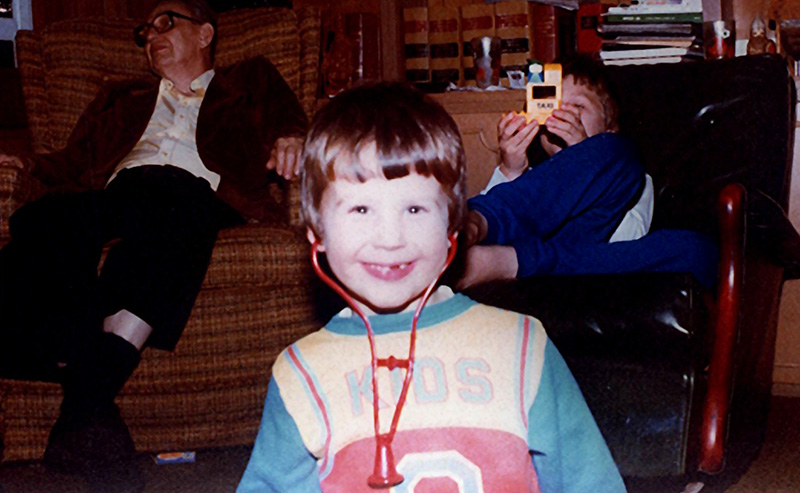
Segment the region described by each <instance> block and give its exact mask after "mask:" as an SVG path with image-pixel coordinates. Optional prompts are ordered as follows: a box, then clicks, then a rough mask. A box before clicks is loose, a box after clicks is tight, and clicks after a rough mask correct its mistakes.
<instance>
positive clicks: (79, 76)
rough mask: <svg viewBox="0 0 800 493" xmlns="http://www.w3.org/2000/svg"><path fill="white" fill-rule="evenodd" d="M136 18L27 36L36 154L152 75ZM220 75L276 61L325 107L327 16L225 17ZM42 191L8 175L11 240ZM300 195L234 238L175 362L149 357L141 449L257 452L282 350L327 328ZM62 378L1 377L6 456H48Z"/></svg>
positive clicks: (135, 392) (0, 430)
mask: <svg viewBox="0 0 800 493" xmlns="http://www.w3.org/2000/svg"><path fill="white" fill-rule="evenodd" d="M135 23H136V21H134V20H113V21H109V20H107V19H81V20H68V21H61V22H58V23H54V24H52V25H50V26H48V27H47V28H46V29H44V30H42V31H41V32H29V31H23V32H20V33H19V35H18V37H17V47H18V59H19V71H20V77H21V80H22V85H23V92H24V97H25V108H26V111H27V117H28V123H29V128H30V131H31V137H32V145H33V149H34V150H35V151H37V152H39V151H41V152H46V151H49V150H52V149H57V148H59V147H60V146H62V145H63V144H64V143H65V142H66V139H67V137H68V135H69V132H70V131H71V129H72V126H73V125H74V123H75V122H76V121H77V119H78V116H79V115H80V113H81V112H82V110H83V109H84V108H85V107H86V105H87V103H88V102H89V101H90V99H91V98H93V97H94V95H95V94H96V93H97V91H98V89H99V88H100V87H101V85H102V84H103V83H105V82H106V81H109V80H115V79H121V78H130V77H143V76H145V77H146V76H149V75H150V74H149V70H148V67H147V63H146V60H145V58H144V56H143V55H142V53H141V51H140V49H138V48H136V47H135V45H134V44H133V42H132V36H131V35H132V28H133V26H134V25H135ZM219 36H220V41H219V46H218V51H217V63H216V64H217V66H225V65H228V64H231V63H234V62H236V61H239V60H242V59H245V58H249V57H252V56H257V55H265V56H266V57H267V58H269V59H270V60H271V61H272V62H273V63H274V64H275V65H276V66H277V68H278V70H279V71H280V72H281V74H282V75H283V77H284V78H285V79H286V81H287V82H288V83H289V85H290V86H291V87H292V88H293V89H294V90H295V91H296V93H297V95H298V98H299V99H300V102H301V103H302V105H303V107H304V108H305V110H306V112H307V113H308V114H309V116H310V114H311V111H312V110H313V108H314V105H315V99H316V88H317V80H318V65H319V48H320V14H319V11H318V10H316V9H302V10H298V11H292V10H287V9H254V10H250V9H240V10H234V11H230V12H226V13H224V14H222V15H221V16H220V19H219ZM41 192H42V190H41V189H40V188H39V186H38V185H37V184H36V183H35V182H34V181H33V180H32V179H31V178H29V176H28V175H27V174H26V173H25V172H19V171H17V170H15V169H11V168H0V244H2V243H3V242H5V241H7V239H8V218H9V216H10V214H11V213H12V212H13V211H14V210H15V209H16V208H17V207H19V206H20V205H21V204H22V203H23V202H24V201H26V200H30V199H31V198H32V197H35V196H36V195H38V194H40V193H41ZM294 192H296V186H294V185H292V186H287V187H284V188H283V189H278V188H276V190H275V193H276V194H277V195H278V197H279V199H280V200H281V201H282V203H283V204H284V205H285V207H286V213H287V217H289V218H291V220H290V223H291V225H282V226H275V225H266V224H247V225H244V226H240V227H236V228H232V229H228V230H225V231H223V232H222V233H221V234H220V237H219V240H218V242H217V245H216V247H215V249H214V253H213V257H212V261H211V264H210V267H209V270H208V274H207V275H206V278H205V281H204V284H203V288H202V291H201V293H200V295H199V297H198V300H197V303H196V305H195V308H194V310H193V312H192V316H191V318H190V320H189V323H188V325H187V327H186V330H185V331H184V336H183V338H182V339H181V341H180V342H179V344H178V347H177V349H176V351H175V352H174V353H170V352H165V351H158V350H148V351H145V352H144V358H143V360H142V363H141V365H140V366H139V368H138V370H137V371H136V373H135V374H134V376H133V377H132V378H131V380H130V381H129V382H128V383H127V384H126V385H125V388H124V389H123V390H122V392H121V394H120V396H119V398H118V400H117V402H118V403H119V405H120V408H121V411H122V414H123V417H124V419H125V421H126V422H127V424H128V425H129V427H130V430H131V434H132V436H133V439H134V441H135V443H136V447H137V449H138V450H139V451H140V452H141V451H171V450H192V449H196V448H205V447H216V446H223V445H235V444H247V443H251V442H252V441H253V440H254V438H255V434H256V431H257V428H258V423H259V420H260V417H261V410H262V408H263V401H264V396H265V394H266V388H267V381H268V370H269V368H270V367H271V365H272V361H273V359H274V358H275V356H276V355H277V353H278V352H279V351H280V350H281V349H282V348H283V347H285V346H286V345H287V344H288V343H290V342H292V341H293V340H295V339H297V337H299V336H300V335H302V334H304V333H305V332H308V331H310V330H313V329H314V328H316V327H318V326H319V323H318V322H317V321H316V318H315V313H314V308H313V303H312V301H311V296H312V294H313V293H312V287H311V285H310V283H309V279H310V278H312V274H311V272H310V268H309V267H310V263H309V261H308V256H307V251H308V248H307V242H306V240H305V238H304V237H303V235H302V232H301V229H300V228H299V227H298V224H299V223H298V219H299V214H298V207H297V202H296V200H295V198H296V197H297V194H296V193H294ZM60 402H61V388H60V385H58V384H57V383H48V382H34V381H22V380H0V439H2V445H3V446H4V448H3V452H2V459H3V460H22V459H38V458H40V457H41V456H42V454H43V452H44V448H45V445H46V442H47V436H48V433H49V430H50V427H51V426H52V425H53V423H54V422H55V420H56V418H57V416H58V407H59V404H60Z"/></svg>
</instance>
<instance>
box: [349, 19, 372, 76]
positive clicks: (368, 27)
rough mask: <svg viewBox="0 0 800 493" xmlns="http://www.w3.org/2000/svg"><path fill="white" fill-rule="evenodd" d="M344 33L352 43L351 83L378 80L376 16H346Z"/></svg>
mask: <svg viewBox="0 0 800 493" xmlns="http://www.w3.org/2000/svg"><path fill="white" fill-rule="evenodd" d="M345 31H346V32H347V36H348V37H349V38H350V39H351V40H352V41H353V61H354V70H353V82H360V81H368V80H378V79H380V77H381V61H380V52H381V50H380V39H379V37H378V16H377V15H375V14H369V13H352V14H347V15H346V16H345Z"/></svg>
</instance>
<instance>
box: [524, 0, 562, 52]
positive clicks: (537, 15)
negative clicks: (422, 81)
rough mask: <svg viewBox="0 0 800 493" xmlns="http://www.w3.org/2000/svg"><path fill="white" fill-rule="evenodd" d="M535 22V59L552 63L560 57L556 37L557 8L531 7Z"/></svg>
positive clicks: (538, 5) (535, 5)
mask: <svg viewBox="0 0 800 493" xmlns="http://www.w3.org/2000/svg"><path fill="white" fill-rule="evenodd" d="M531 9H532V14H531V16H532V22H533V58H534V59H535V60H536V61H539V62H542V63H551V62H552V61H553V60H555V58H556V57H557V56H558V53H557V49H558V42H557V36H556V27H557V25H558V24H557V23H556V7H555V6H553V5H548V4H540V3H536V4H533V5H531Z"/></svg>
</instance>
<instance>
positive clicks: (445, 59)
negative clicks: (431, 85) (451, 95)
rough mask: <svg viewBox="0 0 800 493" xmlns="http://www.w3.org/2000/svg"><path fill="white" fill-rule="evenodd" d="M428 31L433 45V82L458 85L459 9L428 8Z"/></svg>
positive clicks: (431, 53)
mask: <svg viewBox="0 0 800 493" xmlns="http://www.w3.org/2000/svg"><path fill="white" fill-rule="evenodd" d="M428 29H429V30H430V35H429V40H430V45H431V48H430V57H431V81H432V82H453V83H454V84H458V83H459V81H460V80H461V46H460V44H459V42H458V31H459V27H458V9H457V8H455V7H441V6H440V7H428Z"/></svg>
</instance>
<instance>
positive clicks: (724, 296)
mask: <svg viewBox="0 0 800 493" xmlns="http://www.w3.org/2000/svg"><path fill="white" fill-rule="evenodd" d="M745 204H746V195H745V189H744V187H743V186H742V185H740V184H738V183H732V184H730V185H727V186H726V187H725V188H723V189H722V191H721V192H720V197H719V207H718V208H719V229H720V261H719V262H720V263H719V284H718V286H717V300H716V307H715V308H716V309H715V318H714V323H713V334H712V336H713V346H712V353H711V361H710V363H709V368H708V392H707V393H706V397H705V401H704V402H703V421H702V427H701V435H700V456H699V465H698V467H699V469H700V470H701V471H702V472H705V473H709V474H714V473H718V472H720V471H721V470H722V467H723V465H724V453H725V436H726V433H727V430H728V426H727V424H728V417H729V410H730V402H731V392H732V389H733V375H734V361H733V357H734V352H735V346H736V338H737V334H738V330H739V311H740V307H741V299H742V281H743V276H744V272H743V271H744V246H745V241H744V238H745V236H744V232H745V214H744V211H745Z"/></svg>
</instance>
